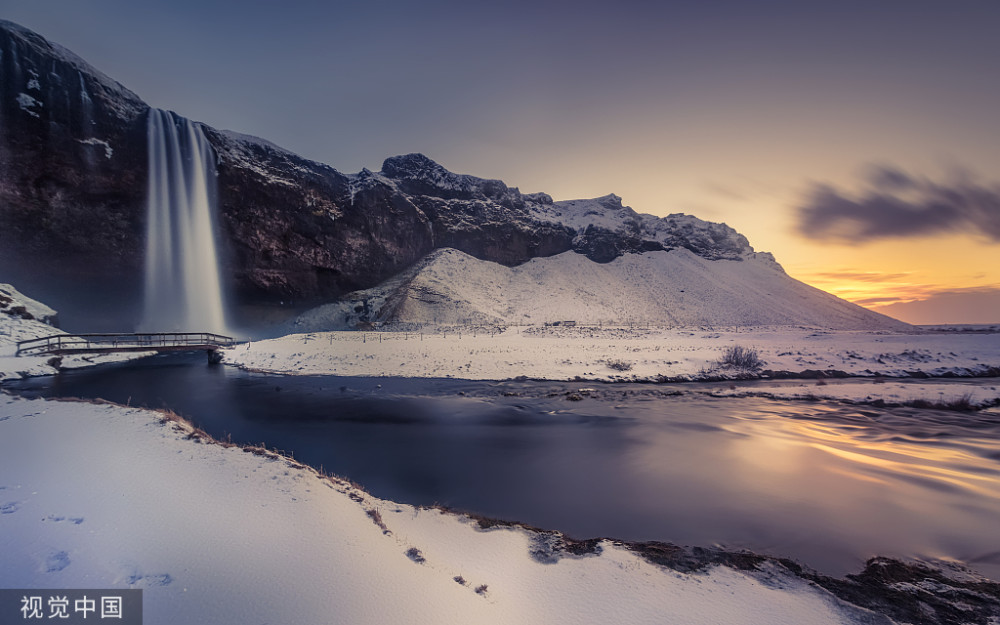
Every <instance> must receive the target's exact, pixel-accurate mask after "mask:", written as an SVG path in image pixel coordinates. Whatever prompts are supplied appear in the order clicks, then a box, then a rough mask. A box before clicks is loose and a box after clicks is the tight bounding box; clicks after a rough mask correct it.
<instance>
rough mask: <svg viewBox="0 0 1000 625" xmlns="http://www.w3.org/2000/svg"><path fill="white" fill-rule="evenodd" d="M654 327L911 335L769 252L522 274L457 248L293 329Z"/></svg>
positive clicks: (579, 259) (678, 251)
mask: <svg viewBox="0 0 1000 625" xmlns="http://www.w3.org/2000/svg"><path fill="white" fill-rule="evenodd" d="M557 321H576V322H578V323H586V324H596V323H603V324H627V323H640V324H645V323H651V324H657V325H670V326H701V325H711V326H725V327H731V326H812V327H819V328H829V329H842V330H904V329H906V328H908V327H909V326H907V325H906V324H903V323H901V322H899V321H896V320H894V319H891V318H889V317H886V316H884V315H880V314H878V313H874V312H872V311H870V310H867V309H865V308H862V307H860V306H857V305H855V304H852V303H850V302H847V301H845V300H842V299H840V298H838V297H835V296H833V295H831V294H829V293H826V292H824V291H821V290H819V289H816V288H814V287H811V286H809V285H807V284H805V283H803V282H800V281H798V280H795V279H793V278H790V277H789V276H788V275H786V274H785V273H784V271H782V270H781V268H780V267H779V266H778V265H777V264H776V263H775V262H774V260H773V259H772V258H771V256H770V255H769V254H753V253H751V254H750V255H748V256H747V257H745V258H741V259H740V260H727V259H719V260H709V259H706V258H704V257H702V256H698V255H697V254H694V253H693V252H691V251H690V250H688V249H685V248H675V249H672V250H670V251H662V250H661V251H653V252H645V253H641V254H625V255H623V256H620V257H618V258H616V259H614V260H612V261H611V262H608V263H597V262H594V261H592V260H590V259H589V258H587V257H586V256H585V255H583V254H578V253H575V252H564V253H562V254H558V255H556V256H552V257H548V258H535V259H532V260H530V261H528V262H526V263H524V264H522V265H518V266H516V267H505V266H503V265H500V264H497V263H492V262H489V261H482V260H478V259H476V258H473V257H472V256H470V255H468V254H465V253H463V252H460V251H458V250H454V249H441V250H436V251H435V252H433V253H431V254H429V255H428V256H427V257H425V258H424V259H423V260H421V261H420V262H419V263H418V264H417V265H416V266H414V267H412V268H411V269H409V270H407V271H405V272H403V273H401V274H399V275H397V276H395V277H394V278H392V279H390V280H388V281H386V282H384V283H383V284H381V285H379V286H378V287H376V288H373V289H367V290H363V291H358V292H355V293H352V294H350V295H349V296H347V297H345V298H344V299H342V300H341V301H339V302H336V303H333V304H328V305H325V306H321V307H318V308H315V309H313V310H310V311H308V312H306V313H304V314H303V315H301V316H299V317H298V318H297V319H296V320H295V321H294V322H293V323H292V324H291V326H290V327H289V330H293V331H300V332H304V331H318V330H334V329H347V328H355V327H358V326H359V325H362V326H364V325H365V324H366V323H386V322H388V323H402V324H446V325H452V324H501V325H505V324H512V323H527V324H542V323H553V322H557Z"/></svg>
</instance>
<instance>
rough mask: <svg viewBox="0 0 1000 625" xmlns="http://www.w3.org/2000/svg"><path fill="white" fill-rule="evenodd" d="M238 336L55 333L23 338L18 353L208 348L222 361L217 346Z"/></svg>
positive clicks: (212, 356) (214, 359)
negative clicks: (27, 338) (24, 339)
mask: <svg viewBox="0 0 1000 625" xmlns="http://www.w3.org/2000/svg"><path fill="white" fill-rule="evenodd" d="M236 342H237V341H236V340H235V339H233V338H232V337H229V336H223V335H221V334H212V333H211V332H159V333H120V334H53V335H51V336H43V337H40V338H37V339H30V340H27V341H20V342H19V343H18V344H17V355H18V356H41V355H45V354H52V355H55V356H65V355H69V354H111V353H115V352H190V351H201V350H204V351H206V352H208V360H209V362H219V360H220V359H221V354H218V353H217V352H218V350H219V349H220V348H222V347H229V346H231V345H235V344H236Z"/></svg>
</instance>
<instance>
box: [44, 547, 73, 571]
mask: <svg viewBox="0 0 1000 625" xmlns="http://www.w3.org/2000/svg"><path fill="white" fill-rule="evenodd" d="M69 565H70V560H69V554H68V553H66V552H65V551H56V552H54V553H50V554H49V555H48V557H46V558H45V572H46V573H57V572H59V571H61V570H63V569H64V568H66V567H67V566H69Z"/></svg>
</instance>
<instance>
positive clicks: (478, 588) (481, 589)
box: [476, 584, 486, 595]
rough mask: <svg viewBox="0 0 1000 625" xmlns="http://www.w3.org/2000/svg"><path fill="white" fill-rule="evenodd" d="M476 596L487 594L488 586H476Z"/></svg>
mask: <svg viewBox="0 0 1000 625" xmlns="http://www.w3.org/2000/svg"><path fill="white" fill-rule="evenodd" d="M476 594H477V595H485V594H486V584H483V585H481V586H476Z"/></svg>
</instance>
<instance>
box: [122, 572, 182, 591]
mask: <svg viewBox="0 0 1000 625" xmlns="http://www.w3.org/2000/svg"><path fill="white" fill-rule="evenodd" d="M173 582H174V578H172V577H170V575H168V574H166V573H164V574H163V575H142V574H140V573H134V574H132V575H129V576H128V578H127V579H126V580H125V583H126V584H128V585H129V586H131V587H132V588H155V587H157V586H169V585H170V584H172V583H173Z"/></svg>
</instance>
